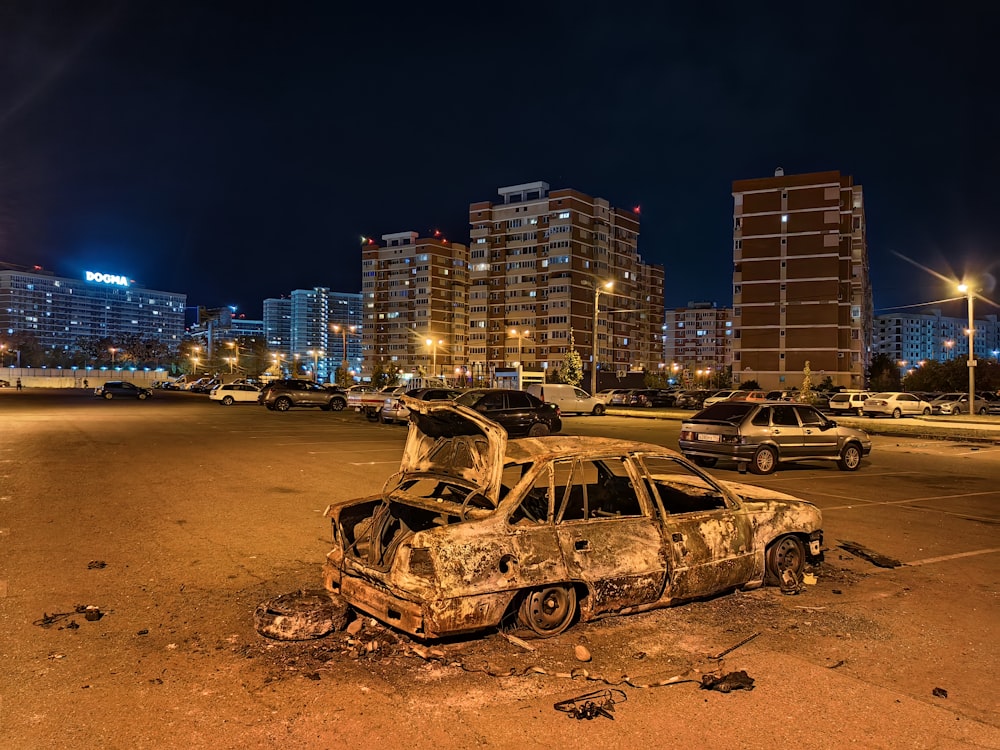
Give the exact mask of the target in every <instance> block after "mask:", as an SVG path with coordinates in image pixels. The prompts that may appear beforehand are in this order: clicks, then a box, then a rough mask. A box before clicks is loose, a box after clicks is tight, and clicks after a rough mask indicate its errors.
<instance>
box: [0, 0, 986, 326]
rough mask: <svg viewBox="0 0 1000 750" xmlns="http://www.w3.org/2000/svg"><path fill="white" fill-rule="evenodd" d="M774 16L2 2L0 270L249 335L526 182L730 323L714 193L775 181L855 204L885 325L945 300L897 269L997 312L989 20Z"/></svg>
mask: <svg viewBox="0 0 1000 750" xmlns="http://www.w3.org/2000/svg"><path fill="white" fill-rule="evenodd" d="M772 5H775V6H776V5H778V4H771V3H757V4H755V3H739V4H733V5H732V6H729V7H730V8H731V9H730V10H728V11H727V9H726V8H727V6H726V4H719V3H684V4H681V3H652V2H649V3H635V4H629V3H626V4H618V3H608V2H601V3H589V2H576V1H574V2H531V3H523V4H522V3H517V2H508V3H468V2H463V3H414V2H406V3H398V2H389V3H340V2H334V1H333V0H330V1H329V2H289V3H277V2H255V1H254V0H241V1H240V2H235V1H234V2H229V3H223V2H184V0H170V1H169V2H166V1H163V2H124V1H119V2H111V1H109V0H72V1H67V2H61V3H59V2H45V1H44V0H23V1H22V0H5V1H4V2H2V3H0V260H4V261H9V262H13V263H20V264H25V265H34V264H38V265H42V266H44V267H46V268H48V269H50V270H53V271H55V272H56V273H58V274H59V275H65V276H74V277H75V276H79V275H81V274H82V272H83V270H85V269H90V270H100V271H105V272H109V273H121V274H125V275H128V276H130V277H131V278H134V279H136V280H137V281H139V282H140V283H141V284H143V285H144V286H147V287H150V288H153V289H159V290H165V291H176V292H183V293H186V294H187V295H188V304H189V305H208V306H219V305H226V304H232V305H237V306H238V307H239V309H240V310H241V311H243V312H245V313H246V314H247V316H248V317H259V315H260V312H261V300H262V299H264V298H265V297H274V296H280V295H282V294H287V293H288V292H289V291H291V290H292V289H296V288H311V287H314V286H329V287H331V288H332V289H334V290H337V291H347V292H358V291H360V286H361V280H360V268H361V264H360V252H359V238H360V236H361V235H373V236H376V237H378V236H380V235H382V234H385V233H389V232H399V231H407V230H413V231H417V232H419V233H420V234H421V235H427V234H429V233H431V232H432V231H433V230H434V229H440V230H441V231H442V232H444V234H445V236H446V237H447V238H448V239H450V240H452V241H457V242H468V204H469V203H470V202H474V201H481V200H489V201H494V200H496V190H497V188H498V187H500V186H503V185H513V184H517V183H522V182H531V181H536V180H543V181H546V182H548V183H549V184H550V186H551V187H552V188H553V189H556V188H563V187H570V188H575V189H578V190H582V191H584V192H586V193H589V194H591V195H597V196H601V197H603V198H606V199H608V200H609V201H611V203H612V204H613V205H616V206H619V207H623V208H631V207H632V206H635V205H640V206H641V211H642V227H641V235H640V238H639V247H640V253H641V254H642V256H643V258H644V259H645V260H646V261H647V262H651V263H662V264H663V265H664V266H665V268H666V302H667V305H668V306H669V307H675V306H683V305H686V304H687V302H688V301H689V300H711V301H716V302H718V303H719V304H720V305H724V306H728V305H730V304H732V294H731V284H732V276H731V268H732V197H731V192H730V191H731V183H732V181H733V180H734V179H745V178H753V177H765V176H769V175H771V174H773V172H774V169H775V167H777V166H781V167H783V168H784V169H785V173H786V174H793V173H799V172H810V171H822V170H837V169H839V170H840V171H841V172H842V173H845V174H850V175H853V176H854V179H855V181H856V182H857V183H860V184H862V185H863V186H864V191H865V205H866V211H867V217H868V242H869V253H870V259H871V268H872V280H873V288H874V293H875V306H876V309H877V310H883V309H886V308H890V307H895V306H901V305H910V304H916V303H921V302H927V301H932V300H939V299H942V298H945V297H950V296H953V294H955V293H954V292H953V291H952V290H951V289H950V288H949V286H948V285H946V284H945V283H944V282H942V281H941V280H939V279H938V278H936V277H935V276H933V275H932V274H930V273H927V272H925V271H923V270H920V269H919V268H917V267H916V266H914V265H911V264H909V263H906V262H905V261H903V260H901V259H900V258H899V257H897V256H896V255H895V253H900V254H903V255H905V256H907V257H909V258H911V259H913V260H914V261H915V262H917V263H919V264H922V265H924V266H926V267H928V268H930V269H932V270H933V271H936V272H938V273H940V274H943V275H945V276H960V275H962V274H964V273H971V274H975V275H976V276H977V277H979V278H981V279H983V281H982V282H981V287H982V289H983V292H982V293H983V294H984V295H985V296H986V297H990V298H992V299H996V298H997V297H998V296H1000V292H998V291H997V290H996V289H995V280H994V279H995V277H996V276H1000V188H998V186H1000V146H998V137H1000V116H998V111H1000V103H998V88H997V83H996V79H997V74H998V73H1000V63H998V62H997V41H996V40H997V36H996V34H997V29H998V28H1000V23H998V22H1000V13H998V11H997V10H996V8H997V4H996V3H986V2H977V3H964V2H958V3H948V4H944V5H941V4H938V5H933V6H926V5H913V4H910V5H905V6H900V5H898V4H897V3H872V2H869V3H851V2H840V3H835V4H833V3H822V4H816V3H789V4H787V5H788V7H787V8H786V9H785V10H783V11H782V12H770V13H769V14H762V13H760V12H759V11H758V12H755V11H756V8H755V7H754V6H759V7H764V6H772ZM805 5H808V6H815V7H809V8H804V7H800V6H805ZM646 6H649V7H648V8H646ZM653 6H656V7H653ZM875 6H884V7H883V9H881V10H876V9H873V8H874V7H875ZM642 8H646V9H642ZM920 8H926V9H927V12H926V14H922V13H921V11H920V10H919V9H920ZM640 9H642V10H640ZM931 10H932V11H933V12H930V11H931ZM955 309H956V312H955V313H954V314H963V308H962V307H956V308H955ZM978 312H980V309H979V308H977V313H978ZM982 312H983V313H986V312H994V313H995V312H998V311H997V310H996V309H995V308H992V309H988V310H987V309H983V310H982Z"/></svg>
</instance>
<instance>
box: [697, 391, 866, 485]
mask: <svg viewBox="0 0 1000 750" xmlns="http://www.w3.org/2000/svg"><path fill="white" fill-rule="evenodd" d="M680 448H681V453H683V454H684V455H685V456H687V457H689V458H691V459H693V460H694V462H695V463H696V464H698V465H699V466H714V465H715V463H716V461H717V460H718V459H720V458H728V459H731V460H733V461H736V462H737V463H738V464H739V466H740V470H741V471H743V470H744V469H745V468H746V467H747V466H749V468H750V471H752V472H753V473H754V474H770V473H771V472H772V471H774V470H775V469H776V468H777V467H778V464H779V463H781V462H783V461H812V460H814V459H825V460H828V461H836V462H837V464H838V466H840V468H841V469H843V470H844V471H855V470H857V468H858V467H859V466H861V459H862V457H863V456H867V455H868V454H869V453H870V452H871V449H872V441H871V438H869V437H868V435H867V433H865V432H863V431H862V430H855V429H853V428H851V427H841V426H839V425H838V424H837V423H836V422H834V421H833V420H832V419H828V418H827V417H826V416H825V415H823V414H821V413H820V412H819V411H818V410H817V409H816V408H815V407H813V406H810V405H809V404H795V403H786V402H782V401H764V402H763V403H754V402H753V401H720V402H719V403H717V404H714V405H712V406H709V407H708V408H707V409H704V410H703V411H700V412H698V413H697V414H695V415H694V416H693V417H691V418H690V419H686V420H684V422H683V423H682V424H681V435H680Z"/></svg>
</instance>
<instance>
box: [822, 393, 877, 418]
mask: <svg viewBox="0 0 1000 750" xmlns="http://www.w3.org/2000/svg"><path fill="white" fill-rule="evenodd" d="M871 395H872V394H871V393H869V392H868V391H841V392H840V393H835V394H834V395H833V396H831V397H830V411H832V412H833V413H834V414H850V413H852V412H853V413H854V414H857V415H858V416H859V417H860V416H861V415H862V414H864V413H865V400H866V399H868V398H871Z"/></svg>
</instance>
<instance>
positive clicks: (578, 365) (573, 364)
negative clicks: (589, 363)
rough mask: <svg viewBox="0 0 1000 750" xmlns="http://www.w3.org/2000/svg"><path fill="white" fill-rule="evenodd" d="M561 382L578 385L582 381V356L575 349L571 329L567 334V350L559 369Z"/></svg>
mask: <svg viewBox="0 0 1000 750" xmlns="http://www.w3.org/2000/svg"><path fill="white" fill-rule="evenodd" d="M560 375H561V376H562V379H563V382H564V383H567V384H569V385H573V386H579V385H580V383H582V382H583V358H582V357H581V356H580V352H578V351H577V350H576V342H575V341H574V340H573V333H572V331H571V332H570V334H569V352H567V354H566V359H565V360H563V366H562V368H561V370H560Z"/></svg>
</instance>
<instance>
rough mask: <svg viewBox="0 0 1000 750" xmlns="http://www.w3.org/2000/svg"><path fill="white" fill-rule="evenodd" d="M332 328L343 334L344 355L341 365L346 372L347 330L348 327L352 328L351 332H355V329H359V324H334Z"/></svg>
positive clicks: (342, 351)
mask: <svg viewBox="0 0 1000 750" xmlns="http://www.w3.org/2000/svg"><path fill="white" fill-rule="evenodd" d="M332 328H333V332H334V333H339V334H340V335H341V342H342V345H343V348H342V349H341V355H342V357H341V359H340V366H341V368H342V369H343V370H344V372H347V331H348V329H350V331H351V333H354V331H355V330H356V329H357V326H342V325H334V326H332Z"/></svg>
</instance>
